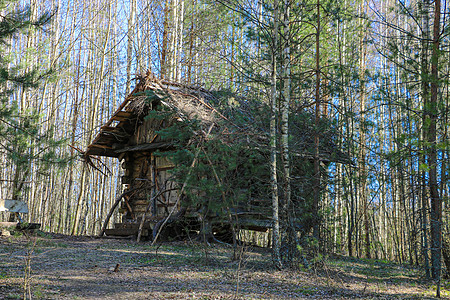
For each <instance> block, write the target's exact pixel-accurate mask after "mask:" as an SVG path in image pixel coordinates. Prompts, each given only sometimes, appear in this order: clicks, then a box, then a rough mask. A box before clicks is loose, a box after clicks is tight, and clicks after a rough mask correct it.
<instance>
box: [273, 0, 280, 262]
mask: <svg viewBox="0 0 450 300" xmlns="http://www.w3.org/2000/svg"><path fill="white" fill-rule="evenodd" d="M278 10H279V2H278V0H275V1H274V13H273V14H274V15H273V40H272V41H273V43H272V47H271V56H272V65H271V72H272V76H271V82H270V85H271V93H270V102H271V107H272V114H271V117H270V173H271V186H272V222H273V224H272V261H273V264H274V265H275V266H276V267H277V268H279V269H281V268H282V263H281V257H280V220H279V209H278V208H279V200H278V180H277V127H276V118H277V115H278V108H277V54H278V53H277V52H278V19H279V14H278Z"/></svg>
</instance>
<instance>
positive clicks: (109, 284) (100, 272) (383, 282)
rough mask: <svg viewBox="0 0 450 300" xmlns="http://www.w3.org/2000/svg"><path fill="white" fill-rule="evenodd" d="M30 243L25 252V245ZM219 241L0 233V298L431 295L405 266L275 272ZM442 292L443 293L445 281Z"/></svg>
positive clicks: (255, 256) (332, 264)
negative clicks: (160, 241) (154, 244)
mask: <svg viewBox="0 0 450 300" xmlns="http://www.w3.org/2000/svg"><path fill="white" fill-rule="evenodd" d="M31 250H33V253H32V255H30V254H29V253H30V251H31ZM232 252H233V250H232V249H231V248H230V247H227V246H224V245H211V246H210V247H205V246H204V244H200V243H199V244H195V243H194V244H193V243H187V242H186V243H185V242H176V243H167V244H162V245H159V246H158V247H151V246H150V243H145V242H144V243H139V244H137V243H136V242H134V241H132V240H112V239H98V238H90V237H71V236H63V235H50V234H39V235H37V236H33V237H31V238H30V237H29V238H27V237H25V236H10V237H0V259H1V260H0V261H1V262H0V299H22V298H23V293H24V282H25V280H24V278H25V277H26V276H25V275H26V274H27V272H25V269H26V265H27V260H28V261H29V262H30V266H31V268H30V270H31V272H30V274H31V277H30V279H29V280H27V282H28V283H29V284H30V289H29V290H28V292H29V293H31V296H32V298H33V299H432V295H433V293H434V291H433V286H431V285H429V284H426V283H425V281H423V279H421V278H420V272H419V271H417V270H415V269H413V268H409V267H407V266H402V265H397V264H392V263H389V262H383V261H375V260H357V259H352V258H345V257H341V258H329V259H327V260H326V261H325V263H324V264H322V266H321V267H320V269H314V268H310V269H308V270H303V271H300V270H297V271H288V270H283V271H278V270H275V269H274V268H273V267H272V266H271V263H270V252H269V251H268V250H267V249H260V248H247V249H245V251H244V252H243V254H242V259H240V260H234V261H233V260H232V259H231V257H232ZM445 285H446V283H444V287H443V290H442V294H443V295H444V296H448V295H450V293H449V292H448V291H447V290H446V288H445Z"/></svg>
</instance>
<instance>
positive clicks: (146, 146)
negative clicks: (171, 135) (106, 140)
mask: <svg viewBox="0 0 450 300" xmlns="http://www.w3.org/2000/svg"><path fill="white" fill-rule="evenodd" d="M171 146H173V143H172V142H157V143H150V144H141V145H136V146H130V147H125V148H122V149H117V150H116V153H123V152H133V151H146V150H155V149H161V148H163V149H167V148H169V147H171Z"/></svg>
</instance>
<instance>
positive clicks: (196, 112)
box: [84, 72, 221, 157]
mask: <svg viewBox="0 0 450 300" xmlns="http://www.w3.org/2000/svg"><path fill="white" fill-rule="evenodd" d="M138 79H139V81H138V83H137V85H136V87H135V88H134V90H133V91H132V92H131V93H130V95H128V96H127V97H126V98H125V101H124V102H123V103H122V104H121V105H120V106H119V108H118V109H117V110H116V112H115V113H114V114H113V115H112V117H111V118H110V119H109V120H108V121H107V122H106V123H105V124H104V125H103V126H102V127H101V128H100V132H99V134H98V135H97V136H96V137H95V138H94V140H93V141H92V143H91V144H90V145H89V146H88V147H87V150H86V151H85V152H84V156H90V155H99V156H110V157H118V156H119V155H120V153H122V152H123V151H121V150H120V149H117V146H116V145H119V144H124V143H126V141H127V139H129V137H130V136H131V135H132V134H133V132H134V130H135V129H136V127H137V126H138V125H139V123H140V122H142V121H143V119H144V117H145V116H146V115H147V114H148V112H149V110H150V109H152V106H153V105H161V106H163V107H166V108H167V109H168V110H170V111H172V112H174V113H175V115H176V117H177V119H178V120H192V119H194V118H195V119H198V120H199V121H200V122H202V123H204V124H205V125H208V124H212V123H214V122H215V121H216V120H217V118H221V115H220V113H219V112H217V111H216V110H215V109H214V108H213V107H212V106H211V105H209V104H208V102H211V100H212V99H213V98H214V96H213V95H212V94H211V93H210V92H208V91H206V90H204V89H202V88H194V87H188V86H184V85H181V84H178V83H172V82H168V81H163V80H158V79H157V78H156V77H154V76H153V75H152V74H151V73H150V72H148V73H147V74H146V75H145V76H141V77H139V78H138ZM149 96H151V97H149ZM149 98H151V99H152V100H151V102H150V101H149Z"/></svg>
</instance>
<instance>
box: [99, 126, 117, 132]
mask: <svg viewBox="0 0 450 300" xmlns="http://www.w3.org/2000/svg"><path fill="white" fill-rule="evenodd" d="M116 129H117V127H113V126H102V127H100V130H103V131H114V130H116Z"/></svg>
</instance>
